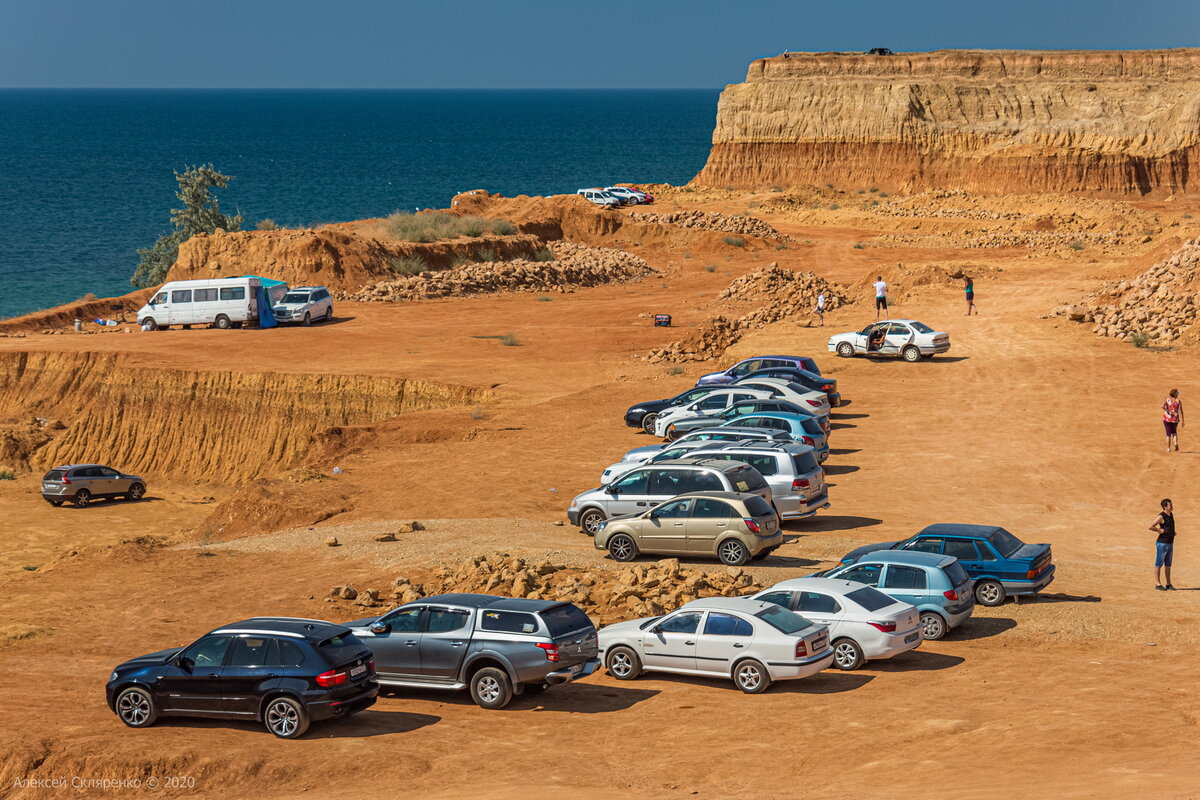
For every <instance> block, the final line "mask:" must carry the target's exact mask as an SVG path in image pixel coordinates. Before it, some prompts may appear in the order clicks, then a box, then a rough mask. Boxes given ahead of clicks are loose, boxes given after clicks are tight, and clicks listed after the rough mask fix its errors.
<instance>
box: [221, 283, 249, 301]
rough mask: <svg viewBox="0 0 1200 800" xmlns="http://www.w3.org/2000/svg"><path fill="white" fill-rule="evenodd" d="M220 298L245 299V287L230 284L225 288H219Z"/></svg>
mask: <svg viewBox="0 0 1200 800" xmlns="http://www.w3.org/2000/svg"><path fill="white" fill-rule="evenodd" d="M221 299H222V300H245V299H246V287H245V286H231V287H229V288H227V289H222V290H221Z"/></svg>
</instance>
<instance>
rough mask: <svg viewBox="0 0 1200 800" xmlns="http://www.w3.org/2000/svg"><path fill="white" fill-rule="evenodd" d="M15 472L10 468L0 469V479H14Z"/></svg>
mask: <svg viewBox="0 0 1200 800" xmlns="http://www.w3.org/2000/svg"><path fill="white" fill-rule="evenodd" d="M16 479H17V476H16V474H15V473H14V472H13V471H12V470H11V469H0V481H15V480H16Z"/></svg>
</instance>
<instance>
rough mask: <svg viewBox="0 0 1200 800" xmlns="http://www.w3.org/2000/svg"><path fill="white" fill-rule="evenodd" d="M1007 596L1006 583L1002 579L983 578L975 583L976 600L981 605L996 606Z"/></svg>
mask: <svg viewBox="0 0 1200 800" xmlns="http://www.w3.org/2000/svg"><path fill="white" fill-rule="evenodd" d="M1007 598H1008V593H1007V592H1006V591H1004V584H1002V583H1000V581H993V580H983V581H980V582H979V583H977V584H975V602H976V603H979V605H981V606H987V607H988V608H995V607H996V606H998V605H1001V604H1002V603H1004V601H1005V600H1006V599H1007Z"/></svg>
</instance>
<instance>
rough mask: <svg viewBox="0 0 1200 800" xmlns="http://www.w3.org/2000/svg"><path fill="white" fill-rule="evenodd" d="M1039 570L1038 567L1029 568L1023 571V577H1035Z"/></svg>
mask: <svg viewBox="0 0 1200 800" xmlns="http://www.w3.org/2000/svg"><path fill="white" fill-rule="evenodd" d="M1039 572H1041V570H1040V569H1031V570H1029V571H1028V572H1026V573H1025V577H1026V578H1030V579H1032V578H1036V577H1037V574H1038V573H1039Z"/></svg>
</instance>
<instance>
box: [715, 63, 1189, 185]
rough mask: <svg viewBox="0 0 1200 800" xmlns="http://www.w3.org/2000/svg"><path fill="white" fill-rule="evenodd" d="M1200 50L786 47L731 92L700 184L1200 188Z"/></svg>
mask: <svg viewBox="0 0 1200 800" xmlns="http://www.w3.org/2000/svg"><path fill="white" fill-rule="evenodd" d="M1197 165H1200V49H1180V50H1143V51H1012V50H994V51H975V50H941V51H935V52H929V53H900V54H896V55H893V56H869V55H862V54H853V53H789V54H786V55H784V56H776V57H773V58H765V59H760V60H758V61H755V62H753V63H752V64H751V65H750V70H749V73H748V75H747V77H746V81H745V82H744V83H740V84H735V85H731V86H728V87H726V89H725V91H724V92H723V93H722V94H721V99H720V102H719V104H718V108H717V126H716V130H715V131H714V133H713V146H712V151H711V153H710V155H709V159H708V163H707V164H706V165H705V167H704V169H703V170H702V171H701V172H700V174H699V175H697V176H696V178H695V180H694V183H696V184H698V185H708V186H726V185H730V186H737V187H757V186H766V185H770V184H776V185H782V186H790V185H796V184H805V183H815V184H825V183H832V184H837V185H847V184H848V185H851V186H861V187H867V186H880V187H885V188H888V189H903V190H907V191H912V190H919V189H923V188H929V187H962V188H966V189H970V190H972V191H979V192H985V193H1008V192H1016V191H1020V192H1030V191H1033V192H1048V191H1052V192H1074V191H1087V192H1096V193H1104V194H1109V195H1114V196H1128V195H1144V194H1151V193H1153V194H1159V195H1166V194H1172V193H1176V194H1178V193H1181V192H1194V191H1196V189H1197V182H1196V178H1195V176H1194V174H1193V173H1194V172H1195V168H1196V167H1197Z"/></svg>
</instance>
